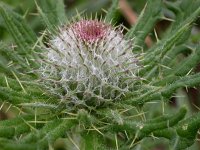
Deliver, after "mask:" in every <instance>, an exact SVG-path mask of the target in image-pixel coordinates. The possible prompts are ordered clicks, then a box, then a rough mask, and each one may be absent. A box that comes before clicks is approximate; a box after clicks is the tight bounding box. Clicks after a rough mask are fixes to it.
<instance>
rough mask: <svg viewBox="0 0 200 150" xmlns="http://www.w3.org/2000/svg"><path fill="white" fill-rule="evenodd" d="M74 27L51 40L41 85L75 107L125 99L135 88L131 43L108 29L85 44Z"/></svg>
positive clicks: (134, 58) (46, 54)
mask: <svg viewBox="0 0 200 150" xmlns="http://www.w3.org/2000/svg"><path fill="white" fill-rule="evenodd" d="M88 22H89V21H88ZM96 22H97V21H96ZM98 23H99V22H98ZM102 25H105V24H104V23H102ZM76 26H77V24H76V25H74V24H72V25H69V26H67V27H64V28H60V29H59V31H58V33H57V35H56V36H53V37H52V39H51V40H50V42H49V44H48V45H49V47H48V48H46V50H45V52H44V53H43V54H42V56H43V60H42V64H41V68H40V70H39V71H40V73H41V78H42V81H43V83H44V84H45V85H46V87H47V88H48V89H49V90H50V91H51V92H53V93H54V94H57V95H59V96H60V97H61V99H62V100H66V99H69V102H73V103H75V104H80V103H82V104H85V103H86V102H87V103H93V104H95V105H99V104H100V103H101V102H104V101H110V100H111V101H112V100H117V99H120V98H121V97H122V96H125V95H126V93H128V92H130V90H131V89H132V87H133V86H134V85H133V84H134V81H135V80H136V73H137V70H138V66H137V61H138V60H137V59H136V57H135V55H134V54H133V53H132V51H131V50H132V45H131V42H130V41H128V40H125V39H124V38H123V35H122V33H121V32H120V31H119V29H116V28H115V29H114V28H112V27H111V26H109V25H105V26H106V27H105V29H104V30H103V32H105V33H104V34H103V36H102V37H99V38H97V39H95V40H93V41H92V40H91V39H90V41H89V40H88V39H89V38H90V37H89V38H86V39H85V40H84V39H83V38H84V37H83V38H82V37H80V36H79V35H80V34H79V33H77V32H81V31H79V30H77V29H76ZM81 29H82V28H81ZM87 30H88V31H87V32H91V31H90V30H92V29H90V28H88V29H87ZM84 31H85V29H84ZM92 32H93V31H92ZM86 34H90V35H89V36H91V34H93V33H86ZM95 34H96V33H95ZM84 36H85V35H84ZM86 36H87V35H86Z"/></svg>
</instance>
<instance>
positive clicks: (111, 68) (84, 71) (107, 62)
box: [0, 0, 200, 150]
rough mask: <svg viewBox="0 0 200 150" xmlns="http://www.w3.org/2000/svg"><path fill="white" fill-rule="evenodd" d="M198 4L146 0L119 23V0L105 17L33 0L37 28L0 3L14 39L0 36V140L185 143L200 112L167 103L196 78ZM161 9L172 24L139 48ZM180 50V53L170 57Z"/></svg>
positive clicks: (193, 135) (178, 149)
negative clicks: (3, 112)
mask: <svg viewBox="0 0 200 150" xmlns="http://www.w3.org/2000/svg"><path fill="white" fill-rule="evenodd" d="M199 6H200V2H199V1H195V0H193V1H192V2H191V1H189V0H183V1H181V2H179V1H178V2H165V1H161V0H154V1H151V0H149V1H147V3H146V6H145V8H144V9H143V11H142V13H141V14H140V16H139V19H138V22H137V24H135V25H134V26H133V27H131V28H130V29H126V27H124V26H123V25H117V26H116V25H115V24H116V23H117V21H118V18H119V16H118V15H119V9H118V0H113V3H112V5H111V7H110V9H109V10H108V11H107V12H106V14H105V16H104V17H101V18H98V16H96V17H84V15H83V16H82V15H80V14H78V15H77V16H75V17H73V18H72V19H70V18H68V19H66V18H67V17H66V16H65V15H66V14H65V10H64V8H65V7H64V3H63V2H62V1H61V0H60V1H54V0H44V1H42V2H40V3H39V1H38V3H37V2H36V7H37V10H38V13H39V15H40V18H41V20H42V22H43V24H44V25H45V27H46V28H45V30H44V31H43V32H42V34H36V33H34V31H33V30H32V28H31V27H30V26H29V25H28V23H27V22H26V21H25V19H24V17H22V16H20V15H19V14H17V13H15V12H14V11H13V10H12V9H11V8H10V7H9V6H7V5H5V4H3V3H0V15H1V19H2V20H3V23H4V27H6V29H7V31H8V32H9V33H10V35H12V37H13V39H14V42H15V44H16V46H14V47H13V46H12V47H10V46H9V44H10V43H9V42H7V41H2V42H1V45H0V54H1V55H0V58H1V59H0V102H1V105H0V106H1V107H0V108H1V109H3V108H4V107H5V108H7V111H15V112H16V111H17V112H18V115H15V116H14V117H13V118H9V119H7V120H1V121H0V148H1V149H3V150H18V149H19V150H23V149H24V150H29V149H30V150H45V149H57V148H56V146H57V145H58V144H59V143H61V144H60V145H61V146H62V149H81V150H82V149H83V150H93V149H94V150H106V149H117V150H127V149H133V150H134V149H141V150H142V149H153V148H155V147H156V146H158V145H164V146H165V147H166V148H167V149H170V150H183V149H190V148H191V149H193V148H194V147H192V146H193V145H194V143H195V141H196V140H197V134H198V130H199V128H200V114H199V113H195V114H192V115H191V114H187V110H188V109H189V108H188V107H186V106H183V105H180V106H179V107H176V110H174V109H172V108H170V106H169V105H168V103H169V101H170V99H171V97H173V96H174V95H175V94H177V91H180V89H182V88H185V87H186V88H188V87H196V86H198V85H199V83H200V74H199V73H195V71H193V70H194V69H193V68H194V67H195V66H196V65H197V64H198V63H199V62H200V49H199V47H198V45H195V44H193V43H191V41H190V32H191V29H192V28H193V26H194V22H195V21H196V19H197V17H198V15H199V14H200V8H199ZM54 7H56V8H55V9H53V11H52V8H54ZM162 8H165V9H167V10H168V11H171V13H173V16H174V18H173V19H174V20H173V23H171V26H170V28H169V29H168V30H167V31H166V33H165V34H164V36H163V38H162V39H160V40H157V41H156V42H155V43H154V45H153V46H152V47H151V48H146V47H145V38H146V36H148V34H149V33H150V32H151V31H152V30H153V28H154V26H155V24H156V23H157V22H158V21H159V20H162V19H166V16H164V13H163V11H162ZM47 12H48V13H47ZM66 20H68V21H66ZM168 20H169V19H168ZM171 20H172V19H171ZM185 51H187V52H188V51H189V56H187V57H186V58H184V60H180V61H178V59H177V57H178V56H179V55H180V54H183V53H184V52H185ZM15 114H17V113H15ZM186 114H187V115H186Z"/></svg>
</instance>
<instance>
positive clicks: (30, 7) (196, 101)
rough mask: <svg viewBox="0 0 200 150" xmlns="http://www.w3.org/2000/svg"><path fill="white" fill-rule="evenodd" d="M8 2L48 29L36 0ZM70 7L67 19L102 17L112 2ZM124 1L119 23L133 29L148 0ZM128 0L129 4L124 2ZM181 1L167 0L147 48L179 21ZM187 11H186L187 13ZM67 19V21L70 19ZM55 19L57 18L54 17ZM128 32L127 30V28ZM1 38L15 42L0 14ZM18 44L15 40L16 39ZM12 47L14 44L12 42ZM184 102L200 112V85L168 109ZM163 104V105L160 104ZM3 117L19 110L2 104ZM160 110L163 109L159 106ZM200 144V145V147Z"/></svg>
mask: <svg viewBox="0 0 200 150" xmlns="http://www.w3.org/2000/svg"><path fill="white" fill-rule="evenodd" d="M188 1H189V0H188ZM2 2H3V3H5V4H6V5H8V7H10V9H13V10H14V11H15V12H17V13H19V14H21V15H22V16H23V17H24V18H26V20H27V22H28V24H29V25H30V26H31V28H32V29H34V31H35V33H37V34H38V36H39V35H40V34H41V32H42V31H43V30H44V29H45V26H43V25H42V23H41V18H40V17H38V13H37V9H36V4H35V3H36V2H35V1H34V0H0V3H2ZM64 2H65V6H66V9H65V10H66V14H67V16H68V18H67V19H69V20H70V19H71V18H72V17H73V16H76V15H77V12H79V13H84V15H85V14H86V15H87V16H90V15H91V14H92V15H93V16H94V15H95V14H96V13H97V15H98V16H99V17H101V16H104V15H105V13H106V11H105V10H107V9H108V7H109V6H110V4H111V0H64ZM121 2H122V3H120V5H121V9H119V14H118V18H117V20H116V23H117V24H123V25H125V26H126V27H127V28H129V27H130V26H131V25H132V24H134V23H135V22H136V21H137V16H138V15H139V14H140V12H141V11H142V9H143V8H144V6H145V3H146V0H127V1H125V0H121ZM124 2H125V3H124ZM179 2H180V1H179V0H177V1H176V0H168V1H167V0H165V1H164V3H163V8H162V11H163V14H164V16H165V17H164V18H163V19H161V20H160V21H159V22H158V23H157V24H156V25H155V28H154V30H152V32H151V33H150V34H149V37H148V39H147V40H146V47H151V45H152V44H153V43H154V42H155V41H156V40H159V39H160V38H162V37H163V36H165V34H164V33H166V31H167V29H168V27H169V26H170V24H171V22H173V20H175V17H176V14H175V13H174V11H173V9H174V7H175V6H176V5H178V3H179ZM37 3H38V4H40V3H42V0H37ZM54 11H55V8H54V7H52V12H49V15H53V12H54ZM183 13H184V12H183ZM67 19H66V21H67ZM52 21H53V20H52ZM199 31H200V19H199V20H197V21H196V25H195V26H194V27H193V29H192V34H191V36H190V38H189V40H188V42H187V43H186V45H187V46H186V47H188V50H186V51H185V53H184V54H180V56H179V57H177V60H176V61H177V62H179V61H180V60H181V59H183V58H184V57H186V56H187V55H188V54H190V53H191V51H190V49H192V48H193V47H194V46H196V45H198V44H199V41H200V32H199ZM125 32H126V31H125ZM1 41H4V42H7V43H12V42H13V39H12V37H11V36H10V35H9V34H8V32H7V31H6V28H5V24H4V22H3V19H2V18H1V17H0V43H1ZM13 43H14V42H13ZM10 46H13V45H12V44H11V45H10ZM195 71H196V72H199V71H200V65H198V66H196V69H195ZM180 105H186V106H187V107H188V108H189V110H190V114H192V113H193V112H196V111H199V108H200V92H199V87H197V88H195V89H194V88H189V89H182V90H179V91H177V93H176V95H174V97H173V98H172V99H171V102H170V103H169V105H168V106H167V107H166V109H168V111H173V110H176V108H178V107H179V106H180ZM154 106H155V105H154ZM158 107H160V106H158ZM0 111H1V113H0V119H6V118H9V117H12V116H15V113H16V110H14V109H9V106H7V105H4V106H3V107H1V104H0ZM158 111H160V108H158ZM197 145H200V144H196V145H194V146H193V147H192V148H190V149H191V150H192V149H194V150H196V149H198V146H197ZM199 147H200V146H199ZM163 149H164V148H162V147H158V149H157V150H163Z"/></svg>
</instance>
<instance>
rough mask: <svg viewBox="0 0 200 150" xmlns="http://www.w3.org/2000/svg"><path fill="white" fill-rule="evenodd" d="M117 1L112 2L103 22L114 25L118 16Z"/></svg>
mask: <svg viewBox="0 0 200 150" xmlns="http://www.w3.org/2000/svg"><path fill="white" fill-rule="evenodd" d="M118 3H119V0H113V3H112V6H111V7H110V9H109V10H108V12H107V14H106V16H105V21H106V22H107V23H110V22H112V23H113V24H115V23H116V22H117V20H118V15H119V8H118V7H119V6H118Z"/></svg>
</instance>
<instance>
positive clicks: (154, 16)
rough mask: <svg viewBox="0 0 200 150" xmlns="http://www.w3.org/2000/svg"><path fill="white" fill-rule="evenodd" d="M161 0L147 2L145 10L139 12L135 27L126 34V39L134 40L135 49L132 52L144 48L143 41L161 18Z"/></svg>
mask: <svg viewBox="0 0 200 150" xmlns="http://www.w3.org/2000/svg"><path fill="white" fill-rule="evenodd" d="M161 8H162V3H161V0H154V1H152V0H148V1H147V4H146V6H145V8H144V9H143V11H142V12H141V14H140V16H139V18H138V21H137V23H136V25H134V26H133V27H132V28H131V29H130V30H129V31H128V33H127V34H126V37H127V38H134V45H136V46H137V47H135V48H134V49H133V50H138V48H140V47H143V46H144V40H145V38H146V36H147V35H148V34H149V32H150V31H151V30H152V29H153V27H154V25H155V23H156V22H157V21H158V19H159V18H160V17H161Z"/></svg>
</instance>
